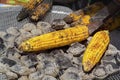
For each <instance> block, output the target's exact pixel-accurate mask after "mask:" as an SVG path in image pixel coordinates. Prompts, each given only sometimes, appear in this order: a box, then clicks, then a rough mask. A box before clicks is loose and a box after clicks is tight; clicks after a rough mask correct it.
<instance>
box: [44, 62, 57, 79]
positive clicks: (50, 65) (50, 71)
mask: <svg viewBox="0 0 120 80" xmlns="http://www.w3.org/2000/svg"><path fill="white" fill-rule="evenodd" d="M43 70H44V73H45V74H46V75H50V76H53V77H56V76H57V75H58V73H59V66H58V65H57V64H56V63H55V62H52V61H47V60H46V61H44V67H43Z"/></svg>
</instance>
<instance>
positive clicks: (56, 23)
mask: <svg viewBox="0 0 120 80" xmlns="http://www.w3.org/2000/svg"><path fill="white" fill-rule="evenodd" d="M66 25H67V24H66V22H65V21H64V20H62V19H56V20H54V21H53V22H52V28H53V29H55V30H62V29H64V26H66Z"/></svg>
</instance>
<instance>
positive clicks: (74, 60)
mask: <svg viewBox="0 0 120 80" xmlns="http://www.w3.org/2000/svg"><path fill="white" fill-rule="evenodd" d="M72 62H73V63H74V64H77V65H81V63H82V57H73V59H72Z"/></svg>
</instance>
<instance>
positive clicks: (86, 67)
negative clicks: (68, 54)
mask: <svg viewBox="0 0 120 80" xmlns="http://www.w3.org/2000/svg"><path fill="white" fill-rule="evenodd" d="M82 66H83V71H84V72H89V71H91V69H92V68H93V65H92V64H91V63H90V61H87V62H86V63H83V65H82Z"/></svg>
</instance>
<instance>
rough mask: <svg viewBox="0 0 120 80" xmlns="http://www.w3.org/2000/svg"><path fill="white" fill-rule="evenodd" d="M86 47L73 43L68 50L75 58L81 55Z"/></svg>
mask: <svg viewBox="0 0 120 80" xmlns="http://www.w3.org/2000/svg"><path fill="white" fill-rule="evenodd" d="M85 49H86V48H85V46H84V45H82V44H80V43H73V44H72V45H71V46H70V48H69V49H68V50H67V52H68V53H71V54H73V55H74V56H77V55H81V53H82V52H83V51H84V50H85Z"/></svg>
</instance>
